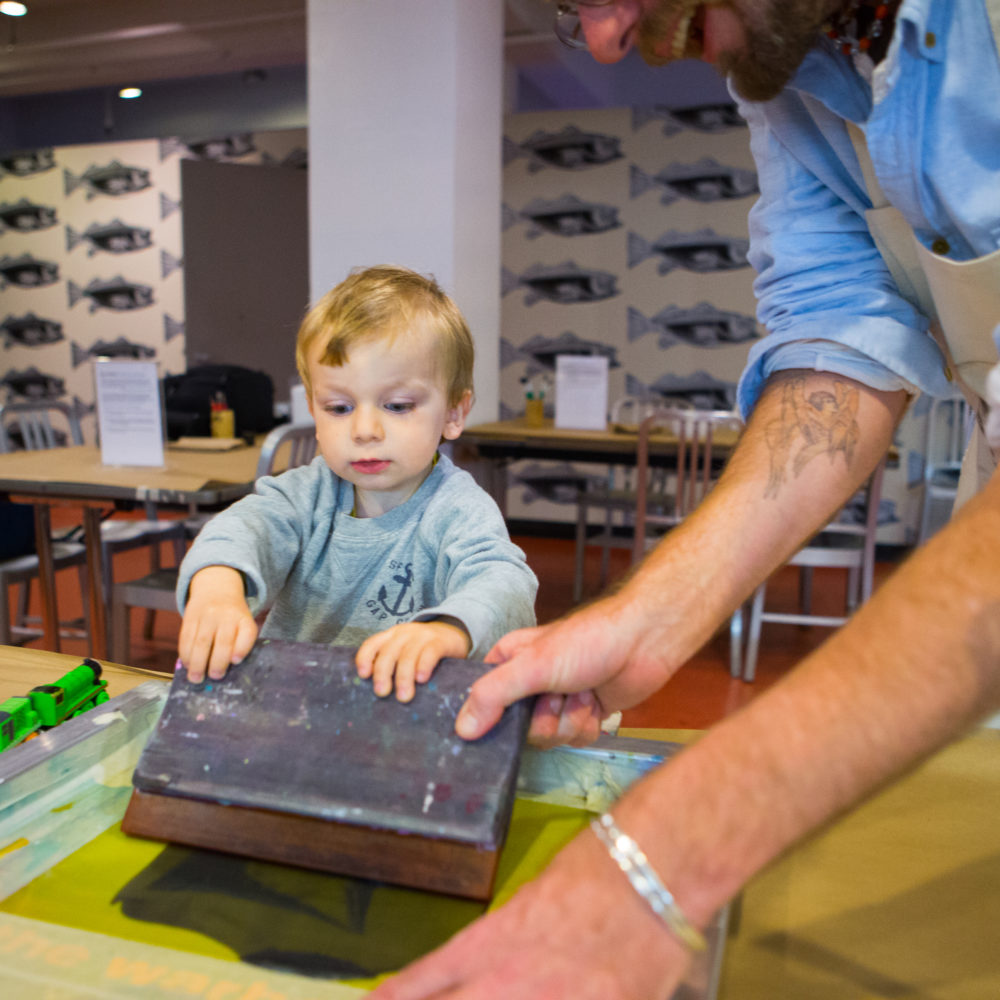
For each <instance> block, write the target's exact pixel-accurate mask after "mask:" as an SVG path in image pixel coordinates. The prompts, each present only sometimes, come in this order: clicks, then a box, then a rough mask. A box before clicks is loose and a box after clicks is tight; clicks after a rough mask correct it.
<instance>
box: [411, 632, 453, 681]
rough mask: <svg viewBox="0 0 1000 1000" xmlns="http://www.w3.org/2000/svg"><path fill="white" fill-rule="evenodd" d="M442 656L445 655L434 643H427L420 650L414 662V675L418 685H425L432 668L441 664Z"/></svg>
mask: <svg viewBox="0 0 1000 1000" xmlns="http://www.w3.org/2000/svg"><path fill="white" fill-rule="evenodd" d="M444 655H446V654H445V653H444V652H442V650H441V648H440V646H439V644H438V643H436V642H431V643H428V644H427V645H426V646H424V647H423V649H421V650H420V655H419V656H418V657H417V660H416V664H417V669H416V672H415V675H414V676H415V678H416V681H417V683H418V684H426V683H427V682H428V681H429V680H430V679H431V674H433V673H434V668H435V667H436V666H437V665H438V664H439V663H440V662H441V657H442V656H444Z"/></svg>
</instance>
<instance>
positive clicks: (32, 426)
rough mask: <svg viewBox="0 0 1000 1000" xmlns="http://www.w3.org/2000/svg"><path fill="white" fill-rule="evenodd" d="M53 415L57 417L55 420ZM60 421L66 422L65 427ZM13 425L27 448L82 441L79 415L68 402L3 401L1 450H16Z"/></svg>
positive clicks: (0, 421)
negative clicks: (63, 427)
mask: <svg viewBox="0 0 1000 1000" xmlns="http://www.w3.org/2000/svg"><path fill="white" fill-rule="evenodd" d="M53 417H56V421H55V423H53ZM61 425H62V426H65V430H63V429H62V426H61ZM15 428H16V429H17V432H18V433H19V434H20V437H21V441H22V445H23V448H24V449H25V450H27V451H41V450H43V449H46V448H59V447H63V446H65V445H67V444H77V445H78V444H83V433H82V431H81V430H80V420H79V418H78V417H77V415H76V414H75V413H74V412H73V410H72V408H71V407H70V406H69V405H68V404H66V403H62V402H59V401H58V400H44V401H37V402H24V403H5V404H3V405H2V406H0V452H9V451H16V450H17V448H16V446H15V438H14V433H13V431H14V429H15Z"/></svg>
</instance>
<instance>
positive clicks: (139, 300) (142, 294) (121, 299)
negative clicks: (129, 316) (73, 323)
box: [67, 274, 153, 312]
mask: <svg viewBox="0 0 1000 1000" xmlns="http://www.w3.org/2000/svg"><path fill="white" fill-rule="evenodd" d="M67 284H68V289H69V305H70V308H71V309H72V308H73V306H75V305H76V304H77V302H79V301H80V300H81V299H83V298H89V299H90V311H91V312H96V311H97V310H98V309H113V310H115V311H116V312H125V311H128V310H130V309H144V308H146V306H151V305H152V304H153V289H152V286H150V285H141V284H138V283H136V282H134V281H126V279H125V278H123V277H122V276H121V275H120V274H119V275H116V276H115V277H114V278H108V279H102V278H95V279H94V280H93V281H92V282H90V284H89V285H87V286H86V288H80V286H79V285H77V284H75V283H74V282H72V281H70V282H68V283H67Z"/></svg>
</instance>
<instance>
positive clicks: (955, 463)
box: [917, 396, 974, 544]
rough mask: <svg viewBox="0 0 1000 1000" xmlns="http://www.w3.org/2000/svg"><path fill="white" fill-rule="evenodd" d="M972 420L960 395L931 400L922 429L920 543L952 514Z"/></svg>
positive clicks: (918, 537)
mask: <svg viewBox="0 0 1000 1000" xmlns="http://www.w3.org/2000/svg"><path fill="white" fill-rule="evenodd" d="M973 419H974V415H973V413H972V410H971V409H970V407H969V404H968V403H966V401H965V399H964V398H963V397H962V396H947V397H945V398H943V399H932V400H931V405H930V408H929V409H928V411H927V424H926V427H925V429H924V489H923V496H922V497H921V501H920V528H919V531H918V535H917V542H918V543H919V544H923V542H925V541H926V540H927V539H928V538H929V537H930V536H931V535H932V534H934V532H935V531H936V530H937V529H938V528H939V527H940V526H941V524H942V523H943V522H944V521H945V520H947V518H948V517H949V516H950V514H951V509H952V507H953V506H954V503H955V496H956V494H957V493H958V478H959V474H960V473H961V470H962V456H963V455H964V454H965V448H966V445H967V444H968V441H969V436H970V434H971V433H972V425H973ZM938 501H940V503H938ZM942 504H943V506H942ZM942 515H943V516H942Z"/></svg>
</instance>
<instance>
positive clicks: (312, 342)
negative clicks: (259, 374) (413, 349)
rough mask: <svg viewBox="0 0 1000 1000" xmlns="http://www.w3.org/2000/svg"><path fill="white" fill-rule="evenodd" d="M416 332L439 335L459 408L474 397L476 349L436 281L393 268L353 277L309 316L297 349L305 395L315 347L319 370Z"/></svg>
mask: <svg viewBox="0 0 1000 1000" xmlns="http://www.w3.org/2000/svg"><path fill="white" fill-rule="evenodd" d="M417 326H420V327H422V328H425V329H428V330H430V331H431V332H432V333H434V334H435V336H436V339H437V348H438V358H437V360H438V364H439V365H440V366H441V369H442V371H443V372H444V376H445V385H446V392H447V398H448V405H449V406H457V405H458V404H459V403H460V402H461V401H462V397H463V396H464V395H465V394H466V393H467V392H470V393H471V392H472V366H473V360H474V357H475V349H474V347H473V343H472V334H471V333H470V332H469V327H468V325H467V324H466V322H465V319H464V317H463V316H462V314H461V312H459V309H458V306H456V305H455V303H454V302H453V301H452V300H451V299H450V298H449V297H448V296H447V295H446V294H445V293H444V292H443V291H442V290H441V287H440V286H439V285H438V283H437V282H436V281H435V280H434V279H433V278H431V277H425V276H424V275H422V274H417V272H416V271H410V270H408V269H407V268H404V267H393V266H391V265H382V266H379V267H368V268H359V269H357V270H354V271H352V272H351V274H350V276H349V277H347V278H346V279H345V280H344V281H342V282H341V283H340V284H339V285H337V286H336V287H334V288H332V289H331V290H330V291H329V292H327V293H326V295H324V296H323V298H321V299H320V300H319V302H317V303H316V305H314V306H313V307H312V308H311V309H310V310H309V312H308V313H307V314H306V317H305V319H304V320H303V321H302V325H301V326H300V327H299V335H298V340H297V342H296V345H295V364H296V366H297V367H298V370H299V375H300V376H301V378H302V382H303V383H304V385H305V387H306V393H307V395H308V396H310V397H311V396H312V385H311V383H310V380H309V364H308V359H309V355H310V354H311V353H312V352H313V351H314V349H315V348H316V346H317V345H319V362H320V364H324V365H333V366H338V365H342V364H344V362H345V361H346V360H347V356H348V354H349V353H350V350H351V348H352V347H353V346H354V345H355V344H358V343H361V342H363V341H365V340H367V339H370V338H377V337H389V338H395V337H397V336H400V335H403V334H405V333H406V331H407V329H412V328H414V327H417Z"/></svg>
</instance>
